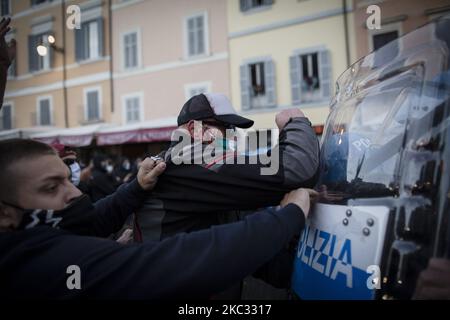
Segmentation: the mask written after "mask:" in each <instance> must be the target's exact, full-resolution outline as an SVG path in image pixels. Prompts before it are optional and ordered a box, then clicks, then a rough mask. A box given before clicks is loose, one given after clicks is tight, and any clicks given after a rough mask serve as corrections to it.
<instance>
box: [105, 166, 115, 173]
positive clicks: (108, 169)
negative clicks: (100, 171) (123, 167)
mask: <svg viewBox="0 0 450 320" xmlns="http://www.w3.org/2000/svg"><path fill="white" fill-rule="evenodd" d="M105 169H106V172H108V173H111V172H113V170H114V167H113V166H112V165H110V164H108V165H107V166H106V168H105Z"/></svg>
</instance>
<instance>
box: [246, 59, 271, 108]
mask: <svg viewBox="0 0 450 320" xmlns="http://www.w3.org/2000/svg"><path fill="white" fill-rule="evenodd" d="M241 100H242V109H243V110H246V109H258V108H265V107H275V105H276V101H275V100H276V96H275V68H274V63H273V61H272V60H262V61H257V62H250V63H247V64H245V65H243V66H241Z"/></svg>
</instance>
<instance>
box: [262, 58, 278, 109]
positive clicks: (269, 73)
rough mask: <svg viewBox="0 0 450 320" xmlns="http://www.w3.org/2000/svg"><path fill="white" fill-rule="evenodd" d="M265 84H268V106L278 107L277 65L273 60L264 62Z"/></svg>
mask: <svg viewBox="0 0 450 320" xmlns="http://www.w3.org/2000/svg"><path fill="white" fill-rule="evenodd" d="M264 80H265V81H264V82H265V84H266V97H267V105H268V106H269V107H276V83H275V64H274V63H273V61H272V60H268V61H265V62H264Z"/></svg>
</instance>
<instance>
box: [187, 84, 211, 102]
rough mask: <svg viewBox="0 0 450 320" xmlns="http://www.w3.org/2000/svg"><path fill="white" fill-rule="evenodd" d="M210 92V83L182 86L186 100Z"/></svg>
mask: <svg viewBox="0 0 450 320" xmlns="http://www.w3.org/2000/svg"><path fill="white" fill-rule="evenodd" d="M208 92H211V82H200V83H191V84H186V85H185V86H184V95H185V97H186V100H189V99H190V98H192V97H193V96H196V95H198V94H201V93H208Z"/></svg>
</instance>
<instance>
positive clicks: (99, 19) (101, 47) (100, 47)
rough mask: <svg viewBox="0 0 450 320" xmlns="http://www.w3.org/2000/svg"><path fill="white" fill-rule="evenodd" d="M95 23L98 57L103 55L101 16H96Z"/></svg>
mask: <svg viewBox="0 0 450 320" xmlns="http://www.w3.org/2000/svg"><path fill="white" fill-rule="evenodd" d="M97 24H98V27H97V28H98V56H99V57H103V55H104V47H105V44H104V34H103V25H104V23H103V18H98V19H97Z"/></svg>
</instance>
